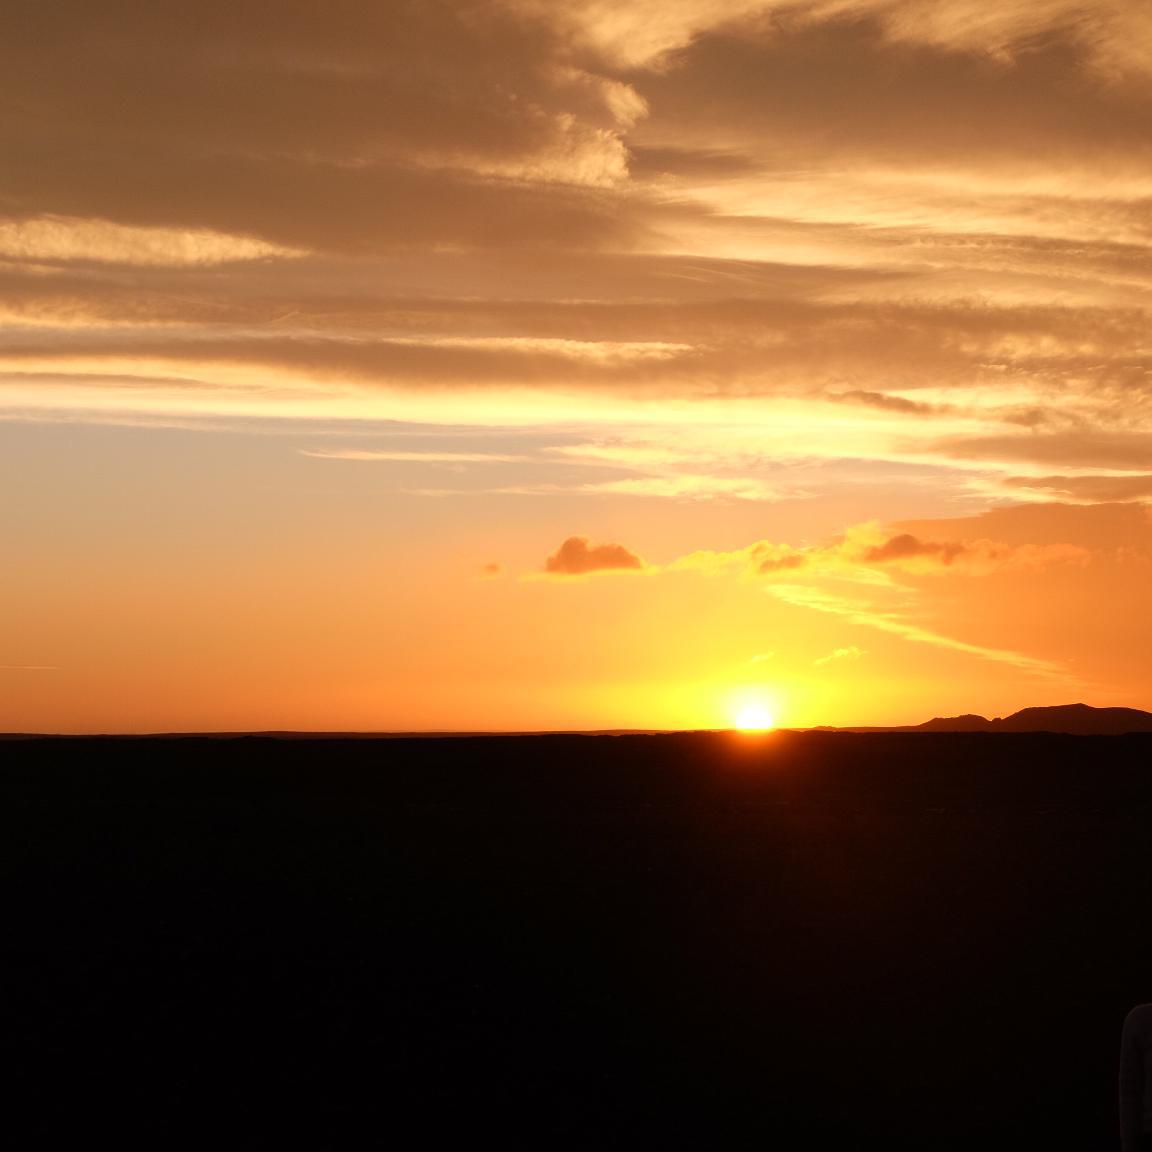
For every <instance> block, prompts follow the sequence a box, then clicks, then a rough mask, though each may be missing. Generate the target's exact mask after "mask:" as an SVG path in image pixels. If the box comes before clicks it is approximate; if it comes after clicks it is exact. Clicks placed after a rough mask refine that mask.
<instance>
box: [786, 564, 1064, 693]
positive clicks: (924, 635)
mask: <svg viewBox="0 0 1152 1152" xmlns="http://www.w3.org/2000/svg"><path fill="white" fill-rule="evenodd" d="M766 590H767V591H768V593H769V594H770V595H772V596H774V597H776V599H778V600H781V601H783V602H784V603H786V604H791V605H794V606H796V607H800V608H810V609H812V610H813V611H816V612H824V613H828V614H831V615H833V616H842V617H844V618H845V619H846V620H850V621H852V622H853V623H855V624H860V625H863V626H864V627H867V628H875V629H877V630H879V631H881V632H890V633H892V634H893V635H896V636H900V637H901V638H903V639H905V640H910V641H912V642H913V643H916V644H929V645H932V646H933V647H937V648H944V649H948V650H949V651H952V652H959V653H962V654H964V655H968V656H977V657H979V658H981V659H983V660H990V661H993V662H994V663H999V664H1008V665H1011V666H1013V667H1015V668H1018V669H1020V671H1022V672H1028V673H1031V674H1033V675H1036V676H1039V677H1042V678H1046V679H1056V680H1061V681H1065V682H1068V681H1070V680H1071V677H1070V676H1069V674H1068V672H1067V670H1066V669H1064V668H1062V667H1061V666H1060V665H1058V664H1056V663H1054V662H1052V661H1048V660H1042V659H1039V658H1036V657H1033V656H1029V655H1027V654H1026V653H1023V652H1013V651H1011V650H1009V649H1005V648H994V647H986V646H984V645H980V644H971V643H968V642H967V641H964V640H957V639H955V638H954V637H951V636H947V635H945V634H943V633H940V632H935V631H933V630H932V629H930V628H925V627H923V626H922V625H920V624H917V623H915V622H913V621H911V620H909V619H907V618H906V617H905V616H904V615H903V614H901V613H899V612H894V611H890V610H884V609H879V608H876V607H874V606H872V605H871V604H868V603H866V602H864V601H861V600H853V599H851V598H850V597H845V596H841V595H837V594H835V593H831V592H828V591H825V590H823V589H819V588H813V587H809V586H806V585H798V584H777V585H770V586H769V587H768V588H767V589H766Z"/></svg>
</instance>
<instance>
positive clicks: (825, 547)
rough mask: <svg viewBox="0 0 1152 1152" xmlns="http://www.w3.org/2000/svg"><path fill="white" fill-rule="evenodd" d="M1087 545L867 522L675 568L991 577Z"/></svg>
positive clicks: (693, 557) (692, 557)
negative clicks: (930, 532)
mask: <svg viewBox="0 0 1152 1152" xmlns="http://www.w3.org/2000/svg"><path fill="white" fill-rule="evenodd" d="M1090 556H1091V553H1090V551H1089V550H1088V549H1087V548H1084V547H1082V546H1080V545H1077V544H1071V543H1050V544H1032V543H1017V544H1009V543H1005V542H1003V541H997V540H990V539H974V540H956V539H931V538H923V537H919V536H916V535H914V534H912V533H910V532H896V533H892V532H891V531H890V530H885V529H884V528H883V527H882V526H881V525H879V524H877V523H874V522H869V523H865V524H858V525H855V526H853V527H851V528H849V529H848V530H847V531H846V532H844V534H843V535H842V536H840V537H839V538H837V539H835V540H832V541H830V542H828V543H824V544H813V545H804V546H795V545H790V544H784V543H773V542H772V541H769V540H758V541H756V542H755V543H754V544H750V545H748V546H747V547H745V548H741V549H737V550H735V551H732V552H708V551H701V552H693V553H690V554H688V555H687V556H683V557H681V558H680V559H678V560H676V561H674V562H673V564H672V565H671V567H672V568H673V569H691V570H696V571H702V572H710V573H713V574H720V573H735V574H743V575H747V576H754V577H760V576H767V577H775V576H777V575H787V574H789V573H796V572H800V571H804V572H809V573H812V574H813V575H815V576H833V577H837V578H840V579H850V580H854V581H857V582H866V583H884V582H886V581H887V580H889V579H890V577H889V576H888V575H887V574H888V573H889V572H891V571H894V570H895V571H900V572H902V573H905V574H908V575H919V576H931V575H940V574H943V573H948V572H956V573H962V574H963V575H964V576H987V575H989V574H991V573H994V572H1001V571H1039V570H1041V569H1044V568H1048V567H1051V566H1054V565H1062V564H1077V565H1082V564H1085V563H1087V562H1088V560H1089V559H1090Z"/></svg>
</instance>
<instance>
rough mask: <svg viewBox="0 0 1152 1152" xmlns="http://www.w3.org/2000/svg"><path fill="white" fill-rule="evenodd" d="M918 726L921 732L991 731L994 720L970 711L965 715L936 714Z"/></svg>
mask: <svg viewBox="0 0 1152 1152" xmlns="http://www.w3.org/2000/svg"><path fill="white" fill-rule="evenodd" d="M916 728H917V730H918V731H920V732H991V731H992V721H991V720H989V719H988V718H987V717H986V716H974V715H972V713H970V712H969V713H966V714H965V715H963V716H936V717H934V718H933V719H932V720H929V721H928V722H927V723H925V724H918V725H917V726H916Z"/></svg>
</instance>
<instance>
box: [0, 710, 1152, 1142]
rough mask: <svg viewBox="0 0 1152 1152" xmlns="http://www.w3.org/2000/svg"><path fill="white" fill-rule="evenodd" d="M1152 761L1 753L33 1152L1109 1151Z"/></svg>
mask: <svg viewBox="0 0 1152 1152" xmlns="http://www.w3.org/2000/svg"><path fill="white" fill-rule="evenodd" d="M1150 754H1152V739H1150V738H1148V737H1146V736H1123V737H1068V736H1045V735H1029V734H1021V735H1016V734H1009V735H988V734H984V733H976V734H972V735H963V734H961V735H938V734H932V733H910V734H892V735H887V734H877V735H866V736H861V735H852V734H845V733H798V734H789V733H776V734H772V735H769V736H765V737H747V736H730V735H723V734H681V735H667V736H615V737H609V736H597V737H591V736H590V737H580V736H540V737H510V738H504V737H488V738H459V739H387V740H383V739H381V740H371V739H341V740H309V739H291V740H289V739H274V738H256V737H247V738H236V739H211V738H187V739H175V740H172V739H170V740H150V739H136V740H131V739H121V740H115V739H109V740H67V739H56V738H53V739H39V740H27V741H19V740H11V741H5V742H3V743H2V744H0V769H2V770H0V823H2V824H3V827H2V828H0V863H2V864H3V867H2V869H0V897H2V900H3V905H2V906H3V908H4V909H5V931H4V942H3V944H2V945H0V947H2V949H3V953H4V961H5V968H6V971H7V972H8V981H7V991H6V998H5V999H6V1007H5V1020H4V1036H5V1043H6V1045H7V1046H8V1049H9V1051H10V1053H11V1054H12V1055H14V1056H15V1057H16V1060H15V1066H16V1072H15V1073H14V1074H13V1075H12V1076H11V1077H10V1078H9V1080H8V1084H7V1089H8V1090H7V1093H6V1105H5V1123H6V1124H7V1125H8V1126H9V1130H11V1131H16V1130H17V1125H18V1124H19V1125H22V1126H23V1129H24V1131H25V1133H26V1135H25V1136H24V1137H23V1144H22V1146H24V1147H54V1146H60V1145H61V1142H62V1141H73V1140H76V1139H79V1138H84V1139H91V1138H92V1137H93V1135H94V1134H98V1133H102V1134H107V1135H110V1136H113V1137H114V1138H115V1141H116V1143H117V1145H118V1146H119V1147H121V1148H158V1147H163V1148H166V1149H167V1148H176V1147H205V1146H211V1147H213V1148H252V1147H285V1148H307V1149H318V1150H319V1149H345V1148H346V1149H357V1150H359V1149H363V1148H375V1147H390V1148H405V1149H421V1148H439V1147H460V1146H465V1145H466V1146H472V1145H473V1144H475V1143H478V1142H489V1143H492V1142H496V1143H499V1144H500V1146H501V1147H503V1148H505V1149H509V1148H515V1149H519V1148H524V1149H534V1150H535V1149H549V1150H553V1149H559V1150H568V1149H586V1150H596V1152H599V1150H602V1149H605V1150H609V1149H628V1150H634V1149H637V1148H649V1147H651V1148H661V1149H685V1150H688V1149H692V1150H694V1152H695V1150H698V1149H701V1148H709V1149H719V1150H723V1149H744V1148H772V1147H775V1148H781V1149H817V1150H819V1149H836V1150H838V1152H839V1150H843V1149H855V1148H865V1147H868V1148H871V1147H885V1148H889V1149H913V1148H915V1149H917V1150H918V1152H953V1150H956V1152H958V1150H960V1149H965V1150H970V1149H973V1148H980V1149H998V1148H1005V1149H1007V1148H1012V1149H1019V1148H1069V1149H1106V1148H1109V1147H1116V1146H1117V1145H1118V1144H1119V1135H1118V1131H1117V1118H1116V1082H1117V1045H1116V1037H1117V1036H1118V1034H1119V1030H1120V1025H1121V1022H1122V1021H1123V1019H1124V1016H1125V1014H1126V1013H1127V1012H1128V1010H1129V1009H1130V1008H1131V1006H1132V1005H1133V1004H1136V1003H1143V1002H1145V1001H1147V1000H1148V995H1147V990H1148V987H1149V979H1150V976H1149V974H1150V973H1152V924H1150V921H1149V918H1148V917H1147V916H1145V915H1143V914H1142V912H1143V910H1144V909H1146V908H1148V907H1152V849H1150V847H1149V842H1150V838H1149V835H1148V832H1149V827H1150V821H1152V773H1150V768H1149V765H1150V763H1152V756H1150Z"/></svg>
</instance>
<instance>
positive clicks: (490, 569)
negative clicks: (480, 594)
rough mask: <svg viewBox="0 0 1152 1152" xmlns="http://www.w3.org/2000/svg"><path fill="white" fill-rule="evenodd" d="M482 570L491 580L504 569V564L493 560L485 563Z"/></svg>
mask: <svg viewBox="0 0 1152 1152" xmlns="http://www.w3.org/2000/svg"><path fill="white" fill-rule="evenodd" d="M480 571H481V573H482V574H483V575H484V576H486V577H487V578H488V579H489V580H493V579H495V578H496V577H497V576H499V575H500V574H501V573H502V572H503V571H504V568H503V566H502V565H500V564H497V563H495V562H492V563H489V564H485V565H483V566H482V567H481V569H480Z"/></svg>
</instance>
